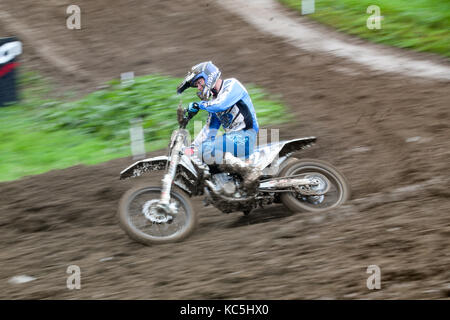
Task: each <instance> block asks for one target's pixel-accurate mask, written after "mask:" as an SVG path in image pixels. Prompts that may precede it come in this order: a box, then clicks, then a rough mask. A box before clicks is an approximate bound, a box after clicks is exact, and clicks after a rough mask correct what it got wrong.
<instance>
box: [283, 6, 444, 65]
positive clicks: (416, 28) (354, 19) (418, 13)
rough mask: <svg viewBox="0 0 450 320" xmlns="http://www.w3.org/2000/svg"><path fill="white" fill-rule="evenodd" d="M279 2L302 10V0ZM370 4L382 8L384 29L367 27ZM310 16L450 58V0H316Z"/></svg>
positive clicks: (341, 28) (379, 39)
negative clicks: (367, 11)
mask: <svg viewBox="0 0 450 320" xmlns="http://www.w3.org/2000/svg"><path fill="white" fill-rule="evenodd" d="M279 1H280V2H281V3H283V4H285V5H286V6H288V7H290V8H292V9H295V10H298V11H301V0H279ZM370 5H377V6H379V7H380V15H381V16H382V20H381V29H373V30H370V29H368V28H367V25H366V23H367V19H368V18H369V17H370V16H371V14H368V13H366V10H367V8H368V7H369V6H370ZM308 16H309V17H311V18H312V19H315V20H317V21H319V22H321V23H324V24H326V25H329V26H332V27H334V28H336V29H338V30H339V31H343V32H346V33H349V34H352V35H357V36H359V37H361V38H364V39H367V40H370V41H373V42H378V43H383V44H388V45H392V46H396V47H400V48H406V49H411V50H415V51H424V52H433V53H437V54H440V55H443V56H446V57H450V1H448V0H409V1H405V0H377V1H373V0H316V1H315V13H314V14H310V15H308Z"/></svg>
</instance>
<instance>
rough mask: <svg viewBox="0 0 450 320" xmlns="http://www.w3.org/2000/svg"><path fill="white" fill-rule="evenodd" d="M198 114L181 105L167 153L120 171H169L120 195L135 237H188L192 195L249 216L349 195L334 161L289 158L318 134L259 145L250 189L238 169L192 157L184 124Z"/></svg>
mask: <svg viewBox="0 0 450 320" xmlns="http://www.w3.org/2000/svg"><path fill="white" fill-rule="evenodd" d="M194 115H195V113H191V112H189V111H188V110H186V109H183V108H182V107H181V106H179V107H178V110H177V117H178V123H179V129H177V130H175V131H174V132H173V134H172V137H171V140H170V144H169V153H168V155H167V156H159V157H154V158H148V159H144V160H140V161H137V162H135V163H133V164H132V165H131V166H129V167H127V168H126V169H124V170H123V171H122V172H121V173H120V179H127V178H132V177H137V176H140V175H142V174H144V173H147V172H151V171H153V170H165V174H164V178H163V179H162V186H150V185H145V184H144V185H139V186H136V187H134V188H132V189H130V190H128V191H127V192H126V193H125V194H124V195H123V196H122V198H121V199H120V203H119V210H118V216H119V222H120V225H121V227H122V229H124V230H125V232H126V233H127V234H128V235H129V236H130V237H131V238H132V239H134V240H136V241H138V242H141V243H143V244H146V245H151V244H157V243H167V242H175V241H180V240H182V239H185V238H186V237H187V236H189V235H190V234H191V233H192V232H193V231H194V229H195V227H196V225H197V222H198V213H197V212H196V211H195V210H194V209H193V207H192V204H191V201H190V199H189V198H190V197H194V196H201V195H203V196H204V197H205V198H204V205H205V206H208V205H210V204H212V205H213V206H214V207H216V208H217V209H219V210H220V211H222V212H224V213H230V212H236V211H242V212H243V213H244V214H245V215H247V214H249V213H250V211H252V210H253V209H255V208H257V207H258V206H260V207H263V206H266V205H270V204H273V203H282V204H284V205H285V206H286V207H287V208H288V209H290V210H291V211H294V212H297V211H302V210H306V211H312V212H320V211H324V210H328V209H331V208H335V207H338V206H339V205H341V204H342V203H344V202H345V201H346V200H347V199H349V197H350V188H349V185H348V183H347V180H346V178H345V177H344V175H343V174H342V173H340V172H339V171H338V169H336V168H335V167H334V166H332V165H331V164H329V163H327V162H325V161H321V160H311V159H301V160H299V159H296V158H293V157H291V155H292V154H293V153H294V152H297V151H299V150H301V149H304V148H307V147H310V146H311V145H312V144H313V143H315V142H316V138H315V137H306V138H299V139H293V140H288V141H280V142H278V143H270V144H267V145H262V146H259V147H258V148H256V149H255V151H254V152H253V153H252V154H251V155H250V157H249V160H250V162H251V163H252V165H255V166H258V167H259V168H260V169H261V170H262V176H261V177H260V178H259V186H257V188H256V190H254V191H253V192H248V191H247V190H246V189H245V188H243V180H242V175H240V174H239V173H234V172H223V171H221V170H220V169H218V166H216V165H214V164H213V165H207V164H206V163H204V162H202V161H201V160H199V159H198V157H195V156H193V153H194V149H193V148H192V146H191V145H190V144H189V139H188V137H189V132H188V131H187V130H186V126H187V124H188V123H189V121H190V120H191V119H192V118H193V117H194Z"/></svg>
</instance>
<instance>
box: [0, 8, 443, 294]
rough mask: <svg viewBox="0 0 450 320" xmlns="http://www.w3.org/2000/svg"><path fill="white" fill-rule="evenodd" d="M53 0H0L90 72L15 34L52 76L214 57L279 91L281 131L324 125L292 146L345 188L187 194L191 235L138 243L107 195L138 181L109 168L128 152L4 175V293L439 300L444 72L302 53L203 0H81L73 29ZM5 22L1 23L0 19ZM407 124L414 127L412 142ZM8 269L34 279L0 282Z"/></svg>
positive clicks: (0, 203)
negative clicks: (68, 69)
mask: <svg viewBox="0 0 450 320" xmlns="http://www.w3.org/2000/svg"><path fill="white" fill-rule="evenodd" d="M51 3H56V1H49V4H45V5H43V4H39V5H37V4H35V3H33V4H29V2H27V1H24V0H20V1H19V0H15V1H12V0H4V1H3V3H2V4H1V6H4V7H7V10H8V13H9V14H10V15H11V16H12V17H14V19H17V21H20V22H22V24H24V23H25V22H26V25H27V26H28V28H29V30H22V31H21V32H23V33H28V34H30V33H31V34H32V35H33V39H39V38H45V39H47V42H46V43H47V45H51V46H52V48H53V49H54V50H55V52H56V53H57V54H58V55H60V56H64V57H65V58H67V59H70V61H71V62H72V63H73V64H74V65H76V66H77V67H78V68H80V69H81V70H83V75H88V78H87V80H86V79H85V78H84V76H81V77H79V78H78V77H77V76H76V75H68V74H64V72H61V71H60V70H57V69H55V68H53V67H52V66H51V65H49V64H48V63H47V62H45V63H44V62H43V60H42V58H41V57H39V56H38V54H37V53H36V51H33V50H32V48H31V46H30V45H29V44H28V43H27V42H25V52H26V53H25V54H24V56H23V61H24V62H28V65H30V66H31V67H35V68H37V69H39V70H41V72H43V73H44V74H46V75H48V76H51V77H53V78H54V79H55V81H57V82H59V83H60V87H61V88H64V89H67V88H70V87H73V88H77V89H79V90H81V91H89V90H92V88H95V87H97V86H99V85H101V84H102V83H103V82H104V81H105V80H108V79H110V78H117V77H118V76H119V74H120V73H121V72H126V71H134V72H135V74H137V75H142V74H147V73H150V72H159V73H164V74H169V75H174V76H180V77H181V76H183V75H184V74H185V72H186V71H187V68H188V67H190V66H191V65H193V64H195V63H197V62H199V61H204V60H208V59H211V60H213V61H214V62H215V63H216V64H218V65H219V66H220V67H221V68H222V70H223V75H224V76H225V77H231V76H233V77H237V78H238V79H240V80H241V81H242V82H243V83H249V82H253V83H256V84H258V85H261V86H263V87H265V88H266V89H267V90H268V91H269V92H272V93H273V94H280V95H281V96H282V98H283V99H284V101H285V102H286V103H287V105H288V106H289V107H290V110H291V112H292V114H293V116H294V117H295V118H296V122H295V123H294V124H291V125H288V126H284V127H282V128H281V130H280V135H281V138H292V137H299V136H309V135H314V136H317V137H319V143H318V144H317V145H316V147H315V148H313V149H311V150H308V151H307V152H304V153H300V154H299V155H298V156H304V157H316V158H320V159H324V160H327V161H330V162H332V163H333V164H334V165H336V166H337V167H339V168H340V169H342V170H343V171H344V173H345V174H346V175H347V177H348V179H349V181H350V182H351V185H352V189H353V199H354V200H352V201H351V202H350V203H349V204H348V205H346V206H344V207H342V208H340V209H338V210H334V211H332V212H328V213H324V214H320V215H312V214H308V213H298V214H290V213H287V212H286V210H285V209H284V208H283V207H281V206H278V207H275V208H274V209H273V210H262V209H259V210H256V211H254V212H253V213H252V214H251V215H250V216H249V217H244V216H242V215H241V214H240V213H234V214H230V215H224V214H221V213H220V212H219V211H217V210H215V209H211V208H210V207H208V208H203V207H202V205H201V201H200V200H201V199H195V200H194V202H195V207H196V208H197V209H198V211H199V212H200V226H199V228H198V229H197V231H196V232H195V234H194V235H193V236H192V237H190V238H189V239H188V240H186V241H185V242H183V243H180V244H170V245H162V246H157V247H143V246H141V245H139V244H137V243H134V242H132V241H131V240H130V239H128V238H127V237H126V235H125V234H124V233H123V232H122V230H121V229H120V228H119V227H118V225H117V221H116V217H115V213H116V209H117V203H118V199H119V198H120V196H121V194H122V193H123V192H125V190H127V189H128V188H129V187H130V186H131V185H132V183H134V182H133V181H127V182H120V181H118V173H119V172H120V170H121V169H122V168H124V167H126V166H127V165H129V164H130V163H131V162H132V160H131V159H118V160H114V161H111V162H108V163H105V164H102V165H98V166H89V167H87V166H77V167H73V168H69V169H65V170H59V171H52V172H49V173H46V174H43V175H39V176H34V177H29V178H25V179H21V180H19V181H16V182H11V183H1V184H0V212H1V215H0V226H1V233H0V243H1V244H2V245H3V247H2V250H1V253H0V265H1V266H2V267H1V271H0V283H1V287H2V290H1V293H0V298H2V299H5V298H12V299H22V298H28V299H46V298H49V299H55V298H62V299H69V298H85V299H92V298H93V299H107V298H119V299H133V298H134V299H181V298H184V299H222V298H228V299H235V298H243V299H304V298H307V299H318V298H337V299H357V298H364V299H373V298H377V299H385V298H387V299H399V298H404V299H405V298H406V299H408V298H419V299H422V298H441V299H443V298H444V299H445V298H447V299H448V297H449V296H450V287H449V286H450V252H449V250H448V248H449V246H450V215H449V209H450V203H449V197H450V193H449V191H448V187H449V186H450V180H449V173H450V168H449V158H450V151H449V150H450V139H449V127H450V125H449V121H448V119H449V118H450V111H449V106H450V95H449V89H450V85H449V83H448V82H442V81H429V80H427V81H425V80H423V81H421V80H420V79H417V78H415V79H412V78H411V79H410V78H405V77H402V76H395V75H391V74H389V75H388V74H382V73H373V72H371V71H368V70H365V69H363V68H362V67H360V66H358V65H350V64H349V62H344V61H342V60H340V59H338V58H334V57H332V56H330V55H319V54H311V53H309V52H303V51H301V50H299V49H297V48H294V47H291V46H290V45H288V44H286V43H283V42H282V41H281V40H279V39H277V38H274V37H270V36H267V35H264V34H261V33H259V32H258V31H257V30H255V29H254V28H252V27H250V26H248V25H247V24H246V23H244V22H243V21H241V20H240V19H239V18H237V17H235V16H233V15H231V14H229V13H227V12H225V11H223V10H222V9H221V10H216V9H218V8H217V7H216V6H215V4H214V3H213V2H210V1H200V2H198V1H190V0H189V1H178V0H177V1H170V2H169V1H165V2H161V1H141V0H139V1H138V0H134V1H133V0H128V1H120V2H119V1H108V2H106V1H96V2H92V1H87V0H83V1H78V4H79V5H80V7H81V8H82V28H83V29H82V30H80V31H71V30H67V29H66V28H65V8H66V7H67V5H69V4H71V3H70V1H68V0H67V1H61V2H58V3H60V4H55V5H52V4H51ZM198 15H201V19H200V20H201V23H200V22H199V20H198V19H196V17H198ZM6 28H7V26H5V25H2V24H1V22H0V31H2V32H1V33H0V34H3V33H4V32H5V30H6ZM8 28H10V27H8ZM208 30H210V31H211V33H209V32H207V31H208ZM27 48H28V49H29V50H27ZM408 54H410V53H408ZM346 68H348V70H353V71H354V70H357V72H352V73H351V74H350V73H347V74H346V73H343V72H342V70H346ZM256 108H257V106H256ZM411 137H421V138H420V139H412V141H411V140H408V141H411V142H407V139H408V138H411ZM153 154H155V155H156V154H161V152H157V153H153ZM144 179H145V180H147V181H149V182H152V183H159V180H158V177H146V178H144ZM430 181H431V182H430ZM406 187H408V188H406ZM111 257H112V259H106V261H100V260H101V259H104V258H111ZM71 264H76V265H78V266H80V268H81V272H82V279H81V284H82V289H81V290H74V291H70V290H68V289H67V288H66V277H67V276H68V275H67V274H66V268H67V266H69V265H71ZM373 264H375V265H378V266H380V268H381V276H382V279H381V281H382V282H381V286H382V289H381V290H375V291H370V290H368V289H367V287H366V280H367V277H368V276H369V275H368V274H366V269H367V266H369V265H373ZM19 274H27V275H30V276H33V277H36V278H37V280H35V281H33V282H30V283H26V284H21V285H13V284H10V283H8V280H9V279H10V278H11V277H13V276H15V275H19Z"/></svg>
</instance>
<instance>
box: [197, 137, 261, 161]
mask: <svg viewBox="0 0 450 320" xmlns="http://www.w3.org/2000/svg"><path fill="white" fill-rule="evenodd" d="M256 136H257V133H256V131H255V130H253V129H250V130H240V131H233V132H229V133H225V134H223V135H221V136H218V137H212V138H210V139H207V140H205V141H203V143H202V145H201V150H200V154H201V155H202V158H203V162H205V163H207V164H213V163H215V164H222V162H223V161H222V160H223V154H224V153H225V152H230V153H231V154H233V155H234V156H235V157H238V158H241V159H247V158H248V157H249V156H250V155H251V154H252V153H253V151H254V149H255V144H256Z"/></svg>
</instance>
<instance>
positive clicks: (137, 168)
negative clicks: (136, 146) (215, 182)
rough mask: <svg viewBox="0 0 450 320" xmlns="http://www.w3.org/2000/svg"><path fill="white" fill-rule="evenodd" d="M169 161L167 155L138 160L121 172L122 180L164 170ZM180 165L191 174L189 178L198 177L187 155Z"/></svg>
mask: <svg viewBox="0 0 450 320" xmlns="http://www.w3.org/2000/svg"><path fill="white" fill-rule="evenodd" d="M167 161H170V158H169V157H167V156H159V157H154V158H148V159H144V160H140V161H137V162H135V163H133V164H132V165H131V166H129V167H127V168H125V169H124V170H122V172H120V180H123V179H128V178H134V177H138V176H140V175H142V174H143V173H146V172H149V171H154V170H164V169H165V168H166V164H167ZM179 166H181V167H182V168H183V169H184V170H183V171H185V172H187V174H188V175H189V176H190V177H189V178H191V179H196V178H197V176H198V174H197V171H196V170H195V168H194V166H193V165H192V163H191V162H190V160H189V158H188V157H187V156H186V155H183V156H182V157H181V160H180V163H179Z"/></svg>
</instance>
